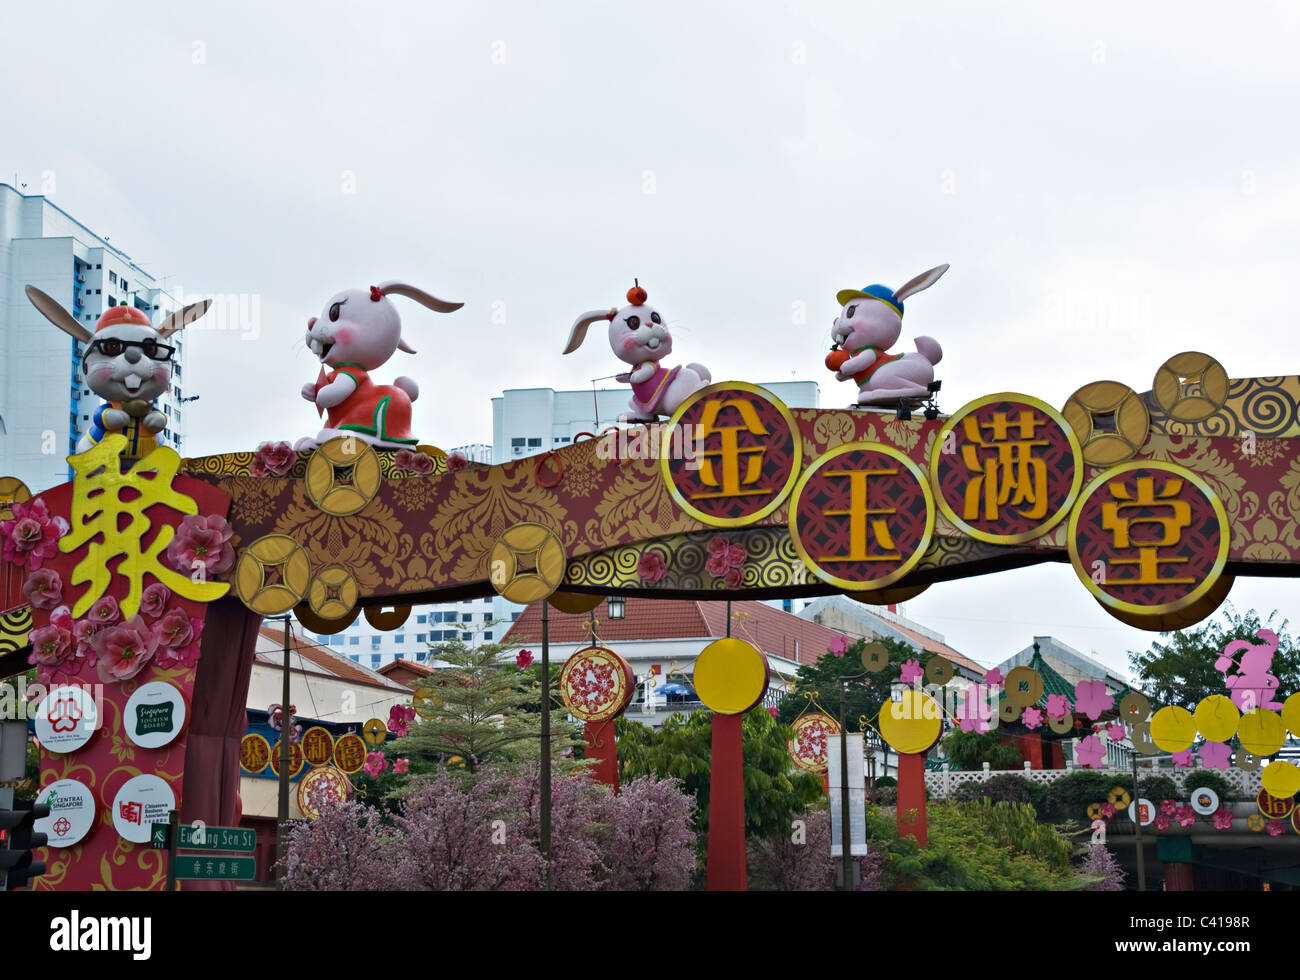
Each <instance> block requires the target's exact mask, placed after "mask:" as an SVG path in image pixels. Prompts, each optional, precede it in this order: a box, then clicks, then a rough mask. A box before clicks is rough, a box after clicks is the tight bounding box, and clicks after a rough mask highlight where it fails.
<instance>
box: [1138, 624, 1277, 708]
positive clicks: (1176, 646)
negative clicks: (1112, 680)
mask: <svg viewBox="0 0 1300 980" xmlns="http://www.w3.org/2000/svg"><path fill="white" fill-rule="evenodd" d="M1276 618H1277V612H1276V611H1274V612H1272V613H1270V614H1269V616H1268V619H1266V620H1263V621H1261V620H1260V618H1259V613H1257V612H1255V610H1253V609H1252V610H1249V611H1248V612H1245V613H1238V612H1237V611H1236V609H1234V608H1233V606H1232V604H1231V603H1228V604H1227V605H1226V606H1225V607H1224V611H1223V612H1222V613H1221V614H1220V615H1219V616H1216V617H1214V618H1213V619H1211V620H1209V621H1208V622H1205V623H1202V624H1201V625H1199V626H1196V627H1194V628H1191V629H1185V630H1178V631H1177V632H1173V633H1161V634H1160V639H1159V640H1158V641H1157V642H1154V643H1152V644H1151V647H1150V649H1148V650H1147V651H1146V652H1145V653H1137V652H1135V651H1132V650H1130V651H1129V655H1128V656H1129V664H1130V666H1131V667H1132V668H1133V672H1134V673H1135V674H1136V675H1137V677H1138V681H1139V686H1140V687H1141V688H1142V690H1143V691H1145V692H1146V695H1147V697H1149V698H1150V699H1151V703H1152V706H1153V707H1164V706H1166V705H1177V706H1181V707H1184V708H1188V709H1191V708H1194V707H1196V705H1197V703H1199V702H1200V701H1201V699H1203V698H1205V697H1207V696H1209V695H1211V694H1225V693H1227V688H1226V687H1225V685H1224V683H1223V674H1222V673H1220V672H1219V671H1217V670H1215V669H1214V662H1215V660H1217V659H1218V657H1219V654H1221V653H1222V652H1223V648H1224V647H1225V646H1227V645H1228V644H1229V643H1230V642H1231V641H1233V640H1247V641H1249V642H1251V643H1259V642H1260V640H1259V638H1258V637H1256V635H1255V633H1256V631H1257V630H1259V629H1271V630H1273V631H1274V632H1275V633H1276V634H1277V639H1278V645H1277V653H1276V654H1275V655H1274V656H1273V667H1272V670H1271V671H1270V672H1271V673H1272V674H1273V676H1275V677H1276V678H1277V679H1278V691H1279V692H1280V693H1281V694H1282V696H1283V698H1285V697H1286V696H1287V695H1288V694H1292V693H1294V692H1295V691H1298V690H1300V649H1297V647H1296V645H1295V641H1294V640H1293V639H1292V637H1291V636H1290V635H1289V634H1288V633H1287V623H1288V621H1287V620H1282V622H1281V623H1275V622H1274V620H1275V619H1276Z"/></svg>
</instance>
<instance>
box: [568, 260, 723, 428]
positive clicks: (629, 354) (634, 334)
mask: <svg viewBox="0 0 1300 980" xmlns="http://www.w3.org/2000/svg"><path fill="white" fill-rule="evenodd" d="M633 282H636V280H633ZM648 298H649V297H648V296H647V295H646V291H645V290H644V289H642V288H641V286H640V284H639V283H638V284H637V285H635V286H633V287H632V288H631V289H629V290H628V291H627V301H628V305H627V306H625V307H623V308H622V309H621V310H618V309H614V308H610V309H608V310H592V311H590V312H588V313H584V314H582V316H580V317H578V319H577V320H575V321H574V323H573V328H572V329H571V330H570V331H569V343H568V345H567V346H566V347H565V348H564V353H566V354H572V353H573V352H574V351H575V350H577V349H578V348H579V347H581V346H582V342H583V340H585V339H586V337H587V328H588V327H589V326H591V325H592V324H593V323H596V322H597V321H599V320H608V321H609V346H610V348H611V349H612V350H613V351H614V356H615V357H617V358H618V359H619V360H622V361H626V362H627V363H628V364H631V365H632V370H631V371H624V372H623V373H622V374H618V375H615V379H616V380H618V381H622V382H626V383H628V384H630V385H631V386H632V400H631V401H630V402H628V407H629V408H630V409H631V410H632V411H631V412H630V413H628V414H625V415H621V416H619V421H620V422H653V421H655V420H657V419H658V417H659V416H660V415H672V414H673V412H675V411H677V408H678V406H680V405H681V403H682V402H684V401H685V400H686V399H687V398H688V397H690V396H691V395H692V394H694V393H695V392H697V391H699V390H700V389H701V388H703V387H704V386H705V385H707V384H708V383H709V382H710V381H712V380H713V377H712V375H710V374H709V369H708V368H706V367H705V366H704V365H702V364H685V365H679V366H678V367H675V368H665V367H663V366H661V365H660V363H659V362H660V361H661V360H662V359H663V358H665V357H667V356H668V355H669V354H671V353H672V352H673V338H672V336H671V335H670V334H669V333H668V327H667V326H666V325H665V324H664V322H663V317H661V316H660V315H659V311H658V310H656V309H655V308H654V307H653V306H648V305H646V300H647V299H648Z"/></svg>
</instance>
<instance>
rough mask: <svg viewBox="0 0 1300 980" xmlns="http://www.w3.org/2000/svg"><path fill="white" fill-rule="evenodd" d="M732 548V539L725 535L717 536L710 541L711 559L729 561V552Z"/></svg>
mask: <svg viewBox="0 0 1300 980" xmlns="http://www.w3.org/2000/svg"><path fill="white" fill-rule="evenodd" d="M730 547H731V539H730V538H728V537H727V536H726V535H725V534H715V535H714V536H713V537H711V538H710V539H709V547H708V550H709V557H710V558H721V559H722V560H723V561H726V560H727V550H728V549H729V548H730Z"/></svg>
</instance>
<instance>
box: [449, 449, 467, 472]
mask: <svg viewBox="0 0 1300 980" xmlns="http://www.w3.org/2000/svg"><path fill="white" fill-rule="evenodd" d="M468 467H469V457H468V456H466V455H465V454H464V453H461V452H453V453H448V454H447V472H448V473H459V472H460V471H461V470H463V469H467V468H468Z"/></svg>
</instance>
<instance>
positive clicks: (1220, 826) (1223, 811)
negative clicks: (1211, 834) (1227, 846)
mask: <svg viewBox="0 0 1300 980" xmlns="http://www.w3.org/2000/svg"><path fill="white" fill-rule="evenodd" d="M1231 827H1232V811H1231V810H1230V809H1228V807H1226V806H1222V805H1220V807H1219V808H1218V809H1217V810H1215V811H1214V829H1215V830H1228V829H1230V828H1231Z"/></svg>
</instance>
